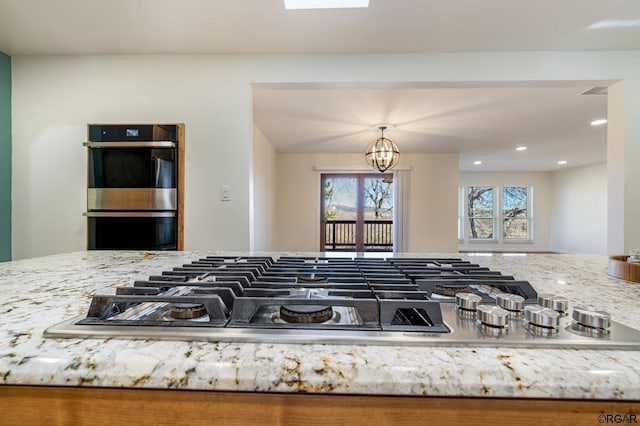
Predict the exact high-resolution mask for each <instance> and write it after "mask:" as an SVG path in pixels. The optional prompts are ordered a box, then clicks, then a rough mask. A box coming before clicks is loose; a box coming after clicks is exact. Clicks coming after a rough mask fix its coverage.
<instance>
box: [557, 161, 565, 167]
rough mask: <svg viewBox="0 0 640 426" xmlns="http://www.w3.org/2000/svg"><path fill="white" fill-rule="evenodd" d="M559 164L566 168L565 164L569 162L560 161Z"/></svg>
mask: <svg viewBox="0 0 640 426" xmlns="http://www.w3.org/2000/svg"><path fill="white" fill-rule="evenodd" d="M558 164H560V165H561V166H564V165H565V164H567V160H560V161H558Z"/></svg>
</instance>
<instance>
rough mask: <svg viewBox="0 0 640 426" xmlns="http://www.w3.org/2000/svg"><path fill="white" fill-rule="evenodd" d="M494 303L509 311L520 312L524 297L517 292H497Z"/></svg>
mask: <svg viewBox="0 0 640 426" xmlns="http://www.w3.org/2000/svg"><path fill="white" fill-rule="evenodd" d="M496 305H498V306H500V307H501V308H503V309H506V310H507V311H510V312H516V313H520V312H522V311H524V297H522V296H518V295H517V294H509V293H498V294H497V295H496Z"/></svg>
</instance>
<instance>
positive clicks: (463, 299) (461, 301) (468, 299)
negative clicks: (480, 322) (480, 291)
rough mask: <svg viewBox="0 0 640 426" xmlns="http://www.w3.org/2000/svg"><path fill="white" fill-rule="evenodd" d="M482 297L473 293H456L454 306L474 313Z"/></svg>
mask: <svg viewBox="0 0 640 426" xmlns="http://www.w3.org/2000/svg"><path fill="white" fill-rule="evenodd" d="M481 301H482V297H480V296H478V295H477V294H473V293H456V306H457V307H458V308H460V309H464V310H465V311H472V312H475V311H476V309H477V307H478V304H479V303H480V302H481Z"/></svg>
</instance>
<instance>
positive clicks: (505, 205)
mask: <svg viewBox="0 0 640 426" xmlns="http://www.w3.org/2000/svg"><path fill="white" fill-rule="evenodd" d="M528 207H529V201H528V189H527V187H524V186H505V187H503V188H502V236H503V238H504V239H505V240H526V239H528V238H529V210H528Z"/></svg>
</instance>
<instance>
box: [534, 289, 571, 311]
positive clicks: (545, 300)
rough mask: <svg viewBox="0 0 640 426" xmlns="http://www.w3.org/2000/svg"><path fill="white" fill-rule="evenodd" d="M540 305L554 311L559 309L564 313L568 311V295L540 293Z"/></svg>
mask: <svg viewBox="0 0 640 426" xmlns="http://www.w3.org/2000/svg"><path fill="white" fill-rule="evenodd" d="M538 305H540V306H542V307H543V308H549V309H553V310H554V311H558V312H560V313H562V314H563V313H565V312H567V310H568V308H569V301H568V300H567V298H566V297H562V296H555V295H553V294H547V293H543V294H538Z"/></svg>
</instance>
